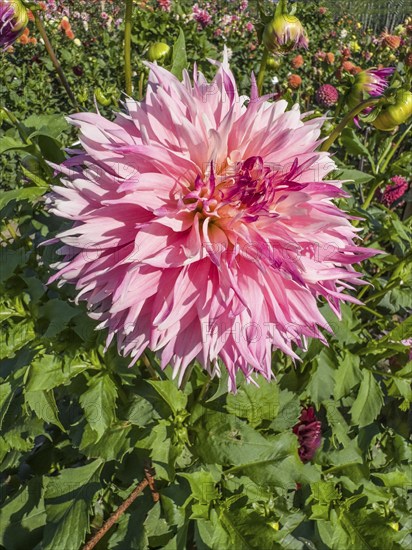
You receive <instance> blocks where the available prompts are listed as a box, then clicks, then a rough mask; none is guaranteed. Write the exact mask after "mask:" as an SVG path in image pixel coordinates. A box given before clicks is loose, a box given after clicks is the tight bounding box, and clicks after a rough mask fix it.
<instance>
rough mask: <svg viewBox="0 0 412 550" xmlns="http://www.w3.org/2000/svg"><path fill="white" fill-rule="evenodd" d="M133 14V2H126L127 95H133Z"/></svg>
mask: <svg viewBox="0 0 412 550" xmlns="http://www.w3.org/2000/svg"><path fill="white" fill-rule="evenodd" d="M132 14H133V0H126V16H125V26H124V77H125V83H126V86H125V90H126V94H127V95H129V96H130V95H132V93H133V85H132Z"/></svg>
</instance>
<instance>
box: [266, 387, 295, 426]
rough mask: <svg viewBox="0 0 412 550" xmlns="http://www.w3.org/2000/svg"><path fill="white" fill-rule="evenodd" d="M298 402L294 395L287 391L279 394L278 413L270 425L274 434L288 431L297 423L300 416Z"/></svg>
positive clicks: (281, 391)
mask: <svg viewBox="0 0 412 550" xmlns="http://www.w3.org/2000/svg"><path fill="white" fill-rule="evenodd" d="M300 412H301V411H300V402H299V400H298V399H296V394H295V393H294V392H291V391H288V390H280V392H279V413H278V415H277V417H276V418H275V419H274V420H273V422H272V423H271V424H270V427H271V429H272V430H274V431H275V432H283V431H286V430H290V429H291V428H293V426H294V425H295V424H296V423H297V421H298V420H299V416H300Z"/></svg>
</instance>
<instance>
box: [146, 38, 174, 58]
mask: <svg viewBox="0 0 412 550" xmlns="http://www.w3.org/2000/svg"><path fill="white" fill-rule="evenodd" d="M169 51H170V46H168V45H167V44H165V43H164V42H155V43H154V44H152V45H151V46H150V48H149V51H148V54H147V57H148V58H149V61H162V60H163V59H164V58H165V57H166V56H167V54H168V53H169Z"/></svg>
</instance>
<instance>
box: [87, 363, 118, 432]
mask: <svg viewBox="0 0 412 550" xmlns="http://www.w3.org/2000/svg"><path fill="white" fill-rule="evenodd" d="M87 386H88V388H89V389H88V390H86V391H85V392H84V393H82V395H81V396H80V399H79V402H80V405H81V406H82V408H83V410H84V413H85V416H86V420H87V422H88V423H89V424H90V426H91V428H92V429H93V430H94V431H95V432H96V433H97V436H98V437H97V440H96V441H98V440H99V439H100V438H101V437H102V435H103V434H104V433H105V431H106V430H107V428H109V426H111V425H112V424H113V422H114V421H115V419H116V415H115V408H116V399H117V388H116V385H115V383H114V381H113V380H112V379H111V378H110V375H109V374H107V373H104V374H102V375H101V376H99V375H98V376H93V377H92V378H90V380H89V382H88V384H87Z"/></svg>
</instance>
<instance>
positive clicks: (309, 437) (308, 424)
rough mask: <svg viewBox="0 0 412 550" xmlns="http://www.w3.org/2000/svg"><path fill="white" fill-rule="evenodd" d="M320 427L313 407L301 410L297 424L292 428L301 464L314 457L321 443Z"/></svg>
mask: <svg viewBox="0 0 412 550" xmlns="http://www.w3.org/2000/svg"><path fill="white" fill-rule="evenodd" d="M321 429H322V425H321V423H320V421H319V420H318V419H317V418H316V415H315V410H314V408H313V407H308V408H306V409H303V410H302V413H301V415H300V418H299V422H298V423H297V424H296V425H295V426H294V428H293V433H294V434H295V435H297V437H298V441H299V451H298V452H299V457H300V459H301V461H302V462H309V460H312V458H313V457H314V456H315V453H316V451H317V450H318V448H319V447H320V444H321V441H322V435H321Z"/></svg>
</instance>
